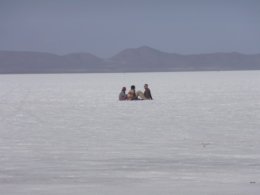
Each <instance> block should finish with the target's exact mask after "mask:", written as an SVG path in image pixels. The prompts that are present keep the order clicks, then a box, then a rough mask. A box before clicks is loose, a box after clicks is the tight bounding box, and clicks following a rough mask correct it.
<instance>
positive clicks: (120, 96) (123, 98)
mask: <svg viewBox="0 0 260 195" xmlns="http://www.w3.org/2000/svg"><path fill="white" fill-rule="evenodd" d="M125 91H126V87H123V88H122V90H121V92H120V93H119V97H118V99H119V100H120V101H123V100H127V95H126V93H125Z"/></svg>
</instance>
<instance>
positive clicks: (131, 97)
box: [127, 85, 138, 100]
mask: <svg viewBox="0 0 260 195" xmlns="http://www.w3.org/2000/svg"><path fill="white" fill-rule="evenodd" d="M137 99H138V98H137V96H136V93H135V86H134V85H132V86H131V89H130V91H129V92H128V94H127V100H137Z"/></svg>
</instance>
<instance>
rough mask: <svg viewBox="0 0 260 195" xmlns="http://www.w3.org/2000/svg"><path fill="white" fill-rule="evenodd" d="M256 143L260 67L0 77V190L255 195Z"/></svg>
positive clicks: (258, 190) (8, 193)
mask: <svg viewBox="0 0 260 195" xmlns="http://www.w3.org/2000/svg"><path fill="white" fill-rule="evenodd" d="M144 83H148V84H149V86H150V88H151V91H152V95H153V97H154V100H153V101H123V102H119V101H118V100H117V98H118V94H119V92H120V90H121V87H123V86H126V87H127V90H128V89H129V87H130V85H132V84H135V85H136V88H137V89H141V90H142V89H143V84H144ZM259 140H260V71H238V72H178V73H125V74H50V75H47V74H46V75H0V165H1V166H0V194H4V195H13V194H19V195H28V194H37V195H38V194H40V195H47V194H48V195H49V194H53V195H54V194H55V195H57V194H66V195H69V194H73V195H77V194H91V195H92V194H106V195H107V194H113V195H114V194H129V195H130V194H189V195H190V194H198V195H201V194H222V195H225V194H228V195H230V194H236V195H237V194H250V195H254V194H255V195H258V194H260V149H259V148H260V141H259Z"/></svg>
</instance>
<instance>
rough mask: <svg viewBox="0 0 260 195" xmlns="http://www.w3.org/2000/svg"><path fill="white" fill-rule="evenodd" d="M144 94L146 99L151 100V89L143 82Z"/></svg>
mask: <svg viewBox="0 0 260 195" xmlns="http://www.w3.org/2000/svg"><path fill="white" fill-rule="evenodd" d="M144 96H145V97H146V98H147V99H148V100H152V99H153V97H152V94H151V90H150V89H149V88H148V84H144Z"/></svg>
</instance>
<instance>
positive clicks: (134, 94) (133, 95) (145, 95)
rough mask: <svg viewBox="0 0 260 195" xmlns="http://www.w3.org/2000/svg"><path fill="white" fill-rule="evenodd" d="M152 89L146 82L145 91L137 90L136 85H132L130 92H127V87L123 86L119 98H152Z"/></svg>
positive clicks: (121, 99)
mask: <svg viewBox="0 0 260 195" xmlns="http://www.w3.org/2000/svg"><path fill="white" fill-rule="evenodd" d="M152 99H153V98H152V94H151V90H150V89H149V88H148V84H144V92H142V91H137V92H136V91H135V86H134V85H132V86H131V88H130V90H129V92H128V93H127V94H126V87H123V88H122V90H121V92H120V94H119V100H120V101H123V100H152Z"/></svg>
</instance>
